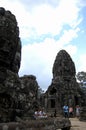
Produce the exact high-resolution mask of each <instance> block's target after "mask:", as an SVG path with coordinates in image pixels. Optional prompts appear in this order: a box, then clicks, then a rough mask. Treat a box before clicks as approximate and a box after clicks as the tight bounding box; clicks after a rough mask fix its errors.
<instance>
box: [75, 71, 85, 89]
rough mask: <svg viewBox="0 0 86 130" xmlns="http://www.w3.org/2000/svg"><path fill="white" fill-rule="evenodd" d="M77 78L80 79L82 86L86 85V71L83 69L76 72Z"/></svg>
mask: <svg viewBox="0 0 86 130" xmlns="http://www.w3.org/2000/svg"><path fill="white" fill-rule="evenodd" d="M76 79H77V80H78V81H79V84H80V86H81V87H82V86H84V84H85V83H86V72H84V71H81V72H78V73H77V74H76Z"/></svg>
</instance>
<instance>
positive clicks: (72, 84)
mask: <svg viewBox="0 0 86 130" xmlns="http://www.w3.org/2000/svg"><path fill="white" fill-rule="evenodd" d="M52 73H53V79H52V82H51V85H50V86H49V87H48V89H47V91H46V93H45V107H46V108H47V110H49V111H54V110H55V109H57V113H61V110H62V106H63V105H64V104H65V103H67V104H68V105H69V106H73V107H75V106H76V105H78V104H80V93H79V86H78V83H77V82H76V78H75V74H76V70H75V65H74V62H73V61H72V58H71V57H70V55H69V54H68V53H67V52H66V51H65V50H61V51H59V53H58V54H57V56H56V59H55V61H54V64H53V69H52Z"/></svg>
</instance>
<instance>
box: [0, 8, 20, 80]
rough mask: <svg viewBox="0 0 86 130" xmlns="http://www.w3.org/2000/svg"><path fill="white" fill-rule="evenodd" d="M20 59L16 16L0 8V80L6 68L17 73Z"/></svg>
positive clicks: (3, 78)
mask: <svg viewBox="0 0 86 130" xmlns="http://www.w3.org/2000/svg"><path fill="white" fill-rule="evenodd" d="M20 60H21V41H20V38H19V28H18V25H17V21H16V17H15V16H14V15H13V14H12V13H11V12H10V11H6V10H5V9H4V8H2V7H1V8H0V81H3V80H5V77H6V76H5V75H6V70H7V69H8V70H11V71H12V72H15V73H18V70H19V68H20Z"/></svg>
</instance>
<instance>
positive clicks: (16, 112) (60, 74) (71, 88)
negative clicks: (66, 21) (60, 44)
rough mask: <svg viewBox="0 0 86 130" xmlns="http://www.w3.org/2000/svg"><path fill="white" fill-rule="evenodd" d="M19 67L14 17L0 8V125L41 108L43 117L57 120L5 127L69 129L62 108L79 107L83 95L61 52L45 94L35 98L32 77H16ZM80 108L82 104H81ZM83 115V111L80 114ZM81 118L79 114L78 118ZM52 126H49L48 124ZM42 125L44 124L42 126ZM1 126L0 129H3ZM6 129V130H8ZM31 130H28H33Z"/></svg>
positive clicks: (70, 63) (71, 65)
mask: <svg viewBox="0 0 86 130" xmlns="http://www.w3.org/2000/svg"><path fill="white" fill-rule="evenodd" d="M20 64H21V40H20V37H19V27H18V24H17V21H16V17H15V16H14V15H13V14H12V13H11V12H10V11H8V10H5V9H4V8H3V7H0V123H2V122H4V123H6V122H13V121H17V120H16V117H19V119H21V120H26V119H28V120H29V119H32V116H33V113H34V111H35V110H36V109H38V108H39V107H40V106H41V107H44V108H45V110H46V112H47V113H53V112H54V111H55V110H56V111H57V116H58V117H61V118H59V119H57V120H55V121H54V120H53V119H52V120H51V119H50V120H49V121H48V120H46V121H45V122H44V120H43V122H40V123H41V125H39V124H38V123H39V121H38V122H37V124H35V122H34V121H33V123H32V122H31V123H32V124H33V125H31V123H29V124H28V125H27V124H26V125H25V123H26V122H22V123H24V124H23V125H22V123H21V124H16V123H14V124H12V123H11V124H10V123H9V124H7V125H5V127H6V126H7V128H6V129H8V127H10V128H11V127H13V129H14V127H15V130H16V129H25V130H26V127H30V128H31V129H32V127H34V128H33V129H34V130H37V129H38V127H40V129H41V128H42V126H43V128H44V129H43V130H45V129H46V123H47V124H48V126H49V127H48V126H47V130H48V129H49V130H50V128H51V127H52V129H51V130H53V129H55V130H56V129H57V128H58V129H59V128H61V129H62V130H66V128H67V127H68V128H70V125H71V124H70V121H69V120H68V119H63V118H62V106H63V105H64V103H67V104H68V105H69V106H71V105H72V106H75V105H77V104H79V105H81V101H82V100H81V99H82V97H83V96H82V95H83V93H82V92H81V90H80V88H79V86H78V83H77V82H76V78H75V73H76V72H75V65H74V62H73V61H72V59H71V57H70V56H69V54H68V53H67V52H66V51H65V50H61V51H60V52H59V53H58V54H57V56H56V59H55V62H54V65H53V71H52V72H53V79H52V82H51V84H50V86H49V87H48V89H47V91H46V92H45V93H44V94H43V95H42V96H41V98H40V100H39V98H38V88H39V85H38V83H37V80H36V77H35V76H34V75H24V76H23V77H19V75H18V71H19V68H20ZM83 104H84V103H83ZM82 113H83V110H82ZM82 115H83V114H82ZM51 122H52V123H51ZM44 123H45V124H44ZM3 127H4V126H3V124H1V125H0V129H1V128H2V129H3ZM10 128H9V130H10ZM2 129H1V130H2ZM33 129H32V130H33Z"/></svg>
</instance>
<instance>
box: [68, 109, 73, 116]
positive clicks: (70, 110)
mask: <svg viewBox="0 0 86 130" xmlns="http://www.w3.org/2000/svg"><path fill="white" fill-rule="evenodd" d="M69 117H73V107H69Z"/></svg>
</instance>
